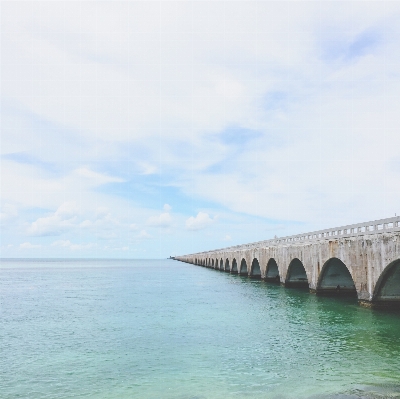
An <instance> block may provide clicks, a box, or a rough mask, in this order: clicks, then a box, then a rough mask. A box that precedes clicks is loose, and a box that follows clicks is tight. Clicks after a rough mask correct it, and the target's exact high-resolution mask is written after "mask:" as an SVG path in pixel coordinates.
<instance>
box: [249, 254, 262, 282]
mask: <svg viewBox="0 0 400 399" xmlns="http://www.w3.org/2000/svg"><path fill="white" fill-rule="evenodd" d="M250 277H251V278H256V279H260V278H261V268H260V264H259V262H258V259H257V258H254V259H253V262H252V263H251V271H250Z"/></svg>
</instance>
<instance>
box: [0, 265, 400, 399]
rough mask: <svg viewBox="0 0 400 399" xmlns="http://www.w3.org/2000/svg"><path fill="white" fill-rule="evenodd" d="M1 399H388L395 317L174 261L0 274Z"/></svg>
mask: <svg viewBox="0 0 400 399" xmlns="http://www.w3.org/2000/svg"><path fill="white" fill-rule="evenodd" d="M0 317H1V325H0V398H1V399H11V398H12V399H15V398H30V399H35V398H51V399H57V398H93V399H94V398H96V399H106V398H107V399H108V398H118V399H125V398H140V399H150V398H151V399H155V398H166V399H203V398H204V399H206V398H208V399H219V398H247V399H253V398H254V399H255V398H264V399H269V398H271V399H286V398H287V399H289V398H296V399H302V398H309V399H311V398H313V399H314V398H324V399H328V398H332V399H333V398H338V399H339V398H340V399H347V398H349V399H350V398H396V397H398V398H400V315H399V314H398V313H393V312H384V311H375V310H370V309H365V308H363V307H360V306H358V304H357V302H356V300H353V299H338V298H326V297H318V296H315V295H312V294H309V293H308V292H307V291H302V290H297V289H288V288H284V287H281V286H279V285H274V284H271V283H266V282H263V281H256V280H251V279H249V278H245V277H240V276H237V275H236V276H235V275H230V274H228V273H224V272H219V271H215V270H210V269H206V268H202V267H199V266H193V265H189V264H186V263H180V262H177V261H173V260H50V259H37V260H22V259H18V260H4V259H3V260H1V262H0Z"/></svg>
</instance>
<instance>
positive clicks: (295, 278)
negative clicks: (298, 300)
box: [285, 258, 308, 288]
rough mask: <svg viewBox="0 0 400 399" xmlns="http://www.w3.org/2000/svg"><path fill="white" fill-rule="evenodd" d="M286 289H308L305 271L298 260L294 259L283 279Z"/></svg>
mask: <svg viewBox="0 0 400 399" xmlns="http://www.w3.org/2000/svg"><path fill="white" fill-rule="evenodd" d="M285 286H286V287H297V288H308V278H307V273H306V269H305V268H304V265H303V263H302V262H301V260H300V259H298V258H294V259H293V260H292V261H291V262H290V264H289V267H288V270H287V273H286V279H285Z"/></svg>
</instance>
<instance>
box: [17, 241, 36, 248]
mask: <svg viewBox="0 0 400 399" xmlns="http://www.w3.org/2000/svg"><path fill="white" fill-rule="evenodd" d="M19 248H20V249H38V248H41V245H39V244H31V243H30V242H24V243H22V244H19Z"/></svg>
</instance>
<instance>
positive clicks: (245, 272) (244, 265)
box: [239, 258, 249, 276]
mask: <svg viewBox="0 0 400 399" xmlns="http://www.w3.org/2000/svg"><path fill="white" fill-rule="evenodd" d="M239 274H240V275H241V276H248V275H249V272H248V270H247V263H246V259H244V258H243V259H242V261H241V262H240V272H239Z"/></svg>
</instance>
